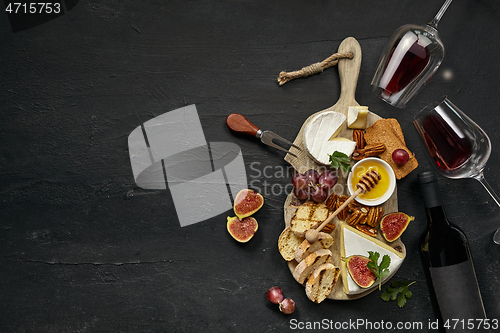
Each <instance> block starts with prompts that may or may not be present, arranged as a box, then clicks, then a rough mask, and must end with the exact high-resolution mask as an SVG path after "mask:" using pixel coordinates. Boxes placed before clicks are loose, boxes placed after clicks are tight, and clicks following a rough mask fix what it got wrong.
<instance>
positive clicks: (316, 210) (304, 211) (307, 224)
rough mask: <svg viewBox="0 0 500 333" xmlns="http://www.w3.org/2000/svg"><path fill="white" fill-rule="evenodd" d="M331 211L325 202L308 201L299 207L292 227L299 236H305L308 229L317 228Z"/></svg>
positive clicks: (291, 223) (293, 218) (292, 221)
mask: <svg viewBox="0 0 500 333" xmlns="http://www.w3.org/2000/svg"><path fill="white" fill-rule="evenodd" d="M330 214H331V211H330V209H328V207H327V206H326V205H325V204H323V203H316V202H313V201H307V202H305V203H303V204H302V205H300V206H299V208H297V211H296V212H295V214H294V216H293V217H292V220H291V221H290V228H291V229H292V231H293V232H295V233H296V234H297V236H299V237H304V235H305V233H306V231H307V230H309V229H311V228H315V227H316V226H318V225H319V224H321V223H322V222H323V221H324V220H326V219H327V218H328V216H330Z"/></svg>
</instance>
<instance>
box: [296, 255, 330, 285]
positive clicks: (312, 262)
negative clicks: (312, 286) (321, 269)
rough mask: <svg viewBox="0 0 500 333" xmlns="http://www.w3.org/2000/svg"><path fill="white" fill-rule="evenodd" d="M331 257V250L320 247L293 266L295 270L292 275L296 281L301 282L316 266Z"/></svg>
mask: <svg viewBox="0 0 500 333" xmlns="http://www.w3.org/2000/svg"><path fill="white" fill-rule="evenodd" d="M331 258H332V252H331V251H330V250H328V249H320V250H317V251H315V252H313V253H311V254H310V255H308V256H307V257H305V259H304V260H302V261H301V262H299V264H298V265H297V267H295V271H294V272H293V277H294V278H295V280H297V282H298V283H300V284H303V283H304V282H305V281H306V279H307V278H308V277H309V275H311V272H313V271H314V270H315V269H316V267H318V266H319V265H321V264H324V263H325V262H329V261H330V260H331Z"/></svg>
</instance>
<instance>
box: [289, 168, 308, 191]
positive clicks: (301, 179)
mask: <svg viewBox="0 0 500 333" xmlns="http://www.w3.org/2000/svg"><path fill="white" fill-rule="evenodd" d="M308 181H309V179H308V178H307V176H306V175H304V174H303V173H298V172H297V173H295V174H294V175H293V176H292V185H293V187H295V188H299V189H304V188H307V186H308V185H309V184H308Z"/></svg>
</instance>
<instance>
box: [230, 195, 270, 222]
mask: <svg viewBox="0 0 500 333" xmlns="http://www.w3.org/2000/svg"><path fill="white" fill-rule="evenodd" d="M263 205H264V197H263V196H262V195H261V194H260V193H257V192H255V191H253V190H250V189H244V190H241V191H239V192H238V194H237V195H236V198H234V207H233V208H234V213H235V214H236V216H238V217H239V218H240V219H243V218H245V217H247V216H250V215H253V214H254V213H255V212H257V211H258V210H259V209H260V208H261V207H262V206H263Z"/></svg>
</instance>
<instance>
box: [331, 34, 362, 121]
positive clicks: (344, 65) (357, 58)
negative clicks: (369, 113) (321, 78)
mask: <svg viewBox="0 0 500 333" xmlns="http://www.w3.org/2000/svg"><path fill="white" fill-rule="evenodd" d="M338 52H339V53H341V52H342V53H344V52H350V53H352V54H353V56H354V57H353V58H352V59H340V60H339V63H338V66H339V77H340V97H339V100H338V102H337V104H336V105H338V106H340V105H342V109H341V110H339V111H341V112H342V113H345V114H347V109H348V107H349V106H351V105H359V103H358V102H356V99H355V94H356V85H357V83H358V76H359V70H360V68H361V46H360V45H359V43H358V41H357V40H356V39H355V38H353V37H348V38H346V39H344V40H343V41H342V43H341V44H340V45H339V50H338ZM344 109H345V110H344Z"/></svg>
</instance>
